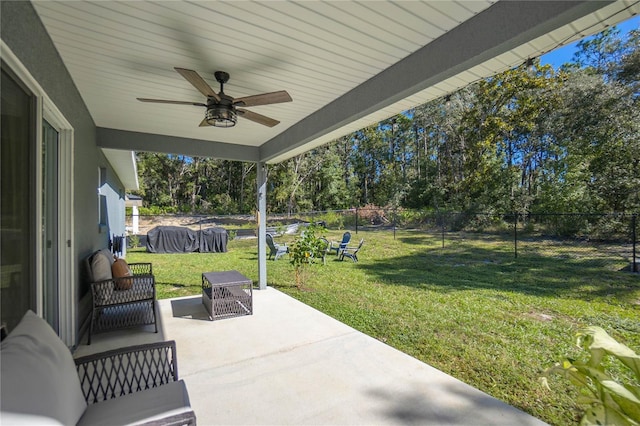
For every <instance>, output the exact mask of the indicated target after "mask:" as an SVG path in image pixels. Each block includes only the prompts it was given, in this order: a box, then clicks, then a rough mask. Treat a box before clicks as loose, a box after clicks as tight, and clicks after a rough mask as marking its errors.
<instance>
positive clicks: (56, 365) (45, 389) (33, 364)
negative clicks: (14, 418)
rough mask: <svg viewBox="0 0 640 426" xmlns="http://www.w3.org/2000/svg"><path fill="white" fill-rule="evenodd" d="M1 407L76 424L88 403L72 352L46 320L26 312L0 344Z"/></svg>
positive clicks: (4, 409) (67, 423)
mask: <svg viewBox="0 0 640 426" xmlns="http://www.w3.org/2000/svg"><path fill="white" fill-rule="evenodd" d="M0 357H1V358H2V363H1V364H0V387H2V396H1V397H0V408H1V409H2V411H9V412H13V413H20V414H28V415H33V416H44V417H49V418H52V419H55V420H56V421H58V422H60V423H62V424H65V425H75V424H76V423H77V422H78V420H79V419H80V417H81V416H82V414H83V413H84V410H85V408H86V407H87V403H86V401H85V399H84V396H83V394H82V389H81V385H80V379H79V378H78V372H77V370H76V365H75V363H74V361H73V357H72V355H71V352H70V351H69V349H68V348H67V347H66V345H65V344H64V342H62V340H60V338H59V337H58V336H57V335H56V333H55V332H54V331H53V329H52V328H51V327H50V326H49V324H47V322H46V321H45V320H43V319H42V318H40V317H38V316H37V315H36V314H35V313H33V312H32V311H27V313H26V314H25V315H24V317H23V318H22V320H21V321H20V323H19V324H18V325H17V326H16V328H15V329H14V330H13V331H12V332H11V333H9V335H8V336H7V338H6V339H4V340H3V341H2V344H1V345H0Z"/></svg>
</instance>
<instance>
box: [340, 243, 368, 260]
mask: <svg viewBox="0 0 640 426" xmlns="http://www.w3.org/2000/svg"><path fill="white" fill-rule="evenodd" d="M362 244H364V238H363V239H361V240H360V244H358V247H356V248H353V247H345V248H344V249H342V251H341V252H340V260H344V258H345V257H348V258H349V259H351V260H353V261H354V262H357V261H358V251H360V249H361V248H362Z"/></svg>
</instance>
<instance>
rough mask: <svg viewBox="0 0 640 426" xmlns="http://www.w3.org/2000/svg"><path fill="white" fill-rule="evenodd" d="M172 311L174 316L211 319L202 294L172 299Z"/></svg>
mask: <svg viewBox="0 0 640 426" xmlns="http://www.w3.org/2000/svg"><path fill="white" fill-rule="evenodd" d="M171 312H172V314H173V317H174V318H183V319H191V320H200V321H210V318H209V314H208V313H207V310H206V309H205V307H204V305H203V304H202V296H194V297H189V298H184V299H174V300H171Z"/></svg>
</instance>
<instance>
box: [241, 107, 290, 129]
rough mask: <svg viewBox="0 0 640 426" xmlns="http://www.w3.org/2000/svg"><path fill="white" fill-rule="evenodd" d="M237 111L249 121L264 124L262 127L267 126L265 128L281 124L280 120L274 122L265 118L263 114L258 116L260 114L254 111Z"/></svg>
mask: <svg viewBox="0 0 640 426" xmlns="http://www.w3.org/2000/svg"><path fill="white" fill-rule="evenodd" d="M236 111H237V112H238V114H240V115H241V116H242V117H243V118H246V119H247V120H251V121H255V122H256V123H258V124H262V125H265V126H268V127H273V126H275V125H276V124H278V123H280V122H279V121H278V120H274V119H273V118H269V117H267V116H264V115H262V114H258V113H255V112H253V111H249V110H246V109H241V108H238V109H236Z"/></svg>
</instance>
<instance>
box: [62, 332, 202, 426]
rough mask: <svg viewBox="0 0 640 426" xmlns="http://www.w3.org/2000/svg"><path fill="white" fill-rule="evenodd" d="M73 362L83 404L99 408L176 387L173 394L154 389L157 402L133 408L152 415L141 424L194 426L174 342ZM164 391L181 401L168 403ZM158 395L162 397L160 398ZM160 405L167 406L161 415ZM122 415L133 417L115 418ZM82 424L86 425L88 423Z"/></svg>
mask: <svg viewBox="0 0 640 426" xmlns="http://www.w3.org/2000/svg"><path fill="white" fill-rule="evenodd" d="M74 361H75V364H76V369H77V371H78V376H79V379H80V386H81V388H82V393H83V395H84V397H85V400H86V401H87V404H90V405H91V404H96V403H97V404H98V405H100V403H101V402H103V401H109V400H111V399H114V398H118V397H123V396H125V395H129V394H134V393H136V392H145V391H149V390H151V389H155V388H162V387H163V386H171V387H177V388H176V389H177V392H176V390H175V389H170V388H162V389H157V390H156V391H154V392H156V393H158V394H159V395H158V398H157V400H156V401H157V402H154V400H153V398H152V400H151V401H150V402H149V405H150V406H149V407H144V406H137V407H136V411H137V412H139V413H144V412H147V411H151V412H152V413H151V414H153V415H154V416H153V420H151V421H149V422H147V423H142V424H153V425H176V426H178V425H195V424H196V416H195V413H194V412H193V410H192V409H191V407H190V404H189V403H188V393H187V391H186V387H185V385H184V382H183V381H182V380H180V379H179V378H178V361H177V358H176V343H175V341H173V340H170V341H165V342H157V343H148V344H144V345H137V346H128V347H125V348H119V349H114V350H111V351H107V352H101V353H97V354H93V355H87V356H84V357H80V358H76V359H75V360H74ZM174 382H176V383H174ZM165 391H166V392H169V393H170V394H177V395H181V394H184V395H183V397H181V400H175V401H171V399H170V398H169V397H168V396H167V394H166V392H165ZM160 394H164V395H165V396H164V397H160ZM143 400H144V399H143ZM185 402H186V404H185ZM163 403H165V404H169V406H167V407H164V408H166V409H167V411H166V412H164V413H163V411H162V409H163V407H161V406H158V405H157V404H163ZM154 404H155V405H154ZM129 405H130V404H129ZM153 411H156V412H153ZM122 414H125V415H135V414H131V413H118V414H117V415H122ZM85 415H86V414H85ZM86 420H87V421H88V422H89V423H90V420H91V419H86ZM136 424H139V423H136Z"/></svg>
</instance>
